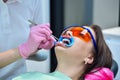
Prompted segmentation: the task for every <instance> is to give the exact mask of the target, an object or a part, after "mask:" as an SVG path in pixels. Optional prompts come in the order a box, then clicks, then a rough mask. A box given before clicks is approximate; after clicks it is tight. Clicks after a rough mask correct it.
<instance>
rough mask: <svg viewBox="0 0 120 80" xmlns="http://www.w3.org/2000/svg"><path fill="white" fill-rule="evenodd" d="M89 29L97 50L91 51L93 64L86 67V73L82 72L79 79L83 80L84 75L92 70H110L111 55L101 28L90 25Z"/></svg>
mask: <svg viewBox="0 0 120 80" xmlns="http://www.w3.org/2000/svg"><path fill="white" fill-rule="evenodd" d="M90 27H91V28H92V29H93V31H94V33H95V37H96V44H97V49H98V50H97V52H96V51H95V49H94V47H93V51H92V53H93V56H94V61H93V64H88V65H87V66H86V71H85V72H84V74H83V76H82V77H81V78H84V75H85V74H87V73H89V72H90V71H91V70H93V69H94V68H101V67H106V68H111V66H112V54H111V51H110V49H109V47H108V46H107V44H106V42H105V40H104V37H103V33H102V31H101V28H100V27H99V26H98V25H92V26H90Z"/></svg>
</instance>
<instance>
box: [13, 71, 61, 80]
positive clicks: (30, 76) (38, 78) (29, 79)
mask: <svg viewBox="0 0 120 80" xmlns="http://www.w3.org/2000/svg"><path fill="white" fill-rule="evenodd" d="M12 80H61V79H59V78H56V77H54V76H51V75H48V74H44V73H40V72H28V73H24V74H22V75H19V76H17V77H15V78H14V79H12Z"/></svg>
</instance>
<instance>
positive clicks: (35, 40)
mask: <svg viewBox="0 0 120 80" xmlns="http://www.w3.org/2000/svg"><path fill="white" fill-rule="evenodd" d="M49 26H50V25H49V24H41V25H36V26H33V27H32V28H31V29H30V34H29V38H28V40H27V42H25V43H23V44H21V45H20V46H19V47H18V49H19V51H20V55H21V56H22V57H23V58H28V57H29V56H30V55H33V54H35V52H36V51H37V50H38V47H39V45H40V44H41V43H43V42H45V41H47V39H49V38H50V36H51V34H52V31H51V30H50V29H49Z"/></svg>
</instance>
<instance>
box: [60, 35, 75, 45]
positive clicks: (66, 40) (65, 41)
mask: <svg viewBox="0 0 120 80" xmlns="http://www.w3.org/2000/svg"><path fill="white" fill-rule="evenodd" d="M58 42H62V43H63V44H64V45H65V46H66V47H71V46H72V45H73V43H74V38H73V37H71V38H67V37H62V36H61V37H60V38H59V40H58Z"/></svg>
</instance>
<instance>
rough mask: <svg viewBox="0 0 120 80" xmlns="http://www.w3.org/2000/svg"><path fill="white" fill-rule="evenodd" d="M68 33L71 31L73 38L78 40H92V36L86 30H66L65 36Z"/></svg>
mask: <svg viewBox="0 0 120 80" xmlns="http://www.w3.org/2000/svg"><path fill="white" fill-rule="evenodd" d="M67 31H71V32H72V35H73V36H75V37H78V38H80V39H82V40H84V41H85V42H88V41H90V40H91V36H90V34H89V32H88V31H87V30H85V29H84V28H81V27H71V28H69V29H67V30H65V31H64V32H63V34H65V33H66V32H67Z"/></svg>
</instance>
